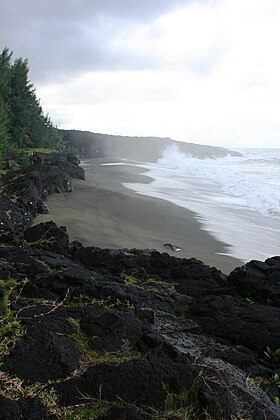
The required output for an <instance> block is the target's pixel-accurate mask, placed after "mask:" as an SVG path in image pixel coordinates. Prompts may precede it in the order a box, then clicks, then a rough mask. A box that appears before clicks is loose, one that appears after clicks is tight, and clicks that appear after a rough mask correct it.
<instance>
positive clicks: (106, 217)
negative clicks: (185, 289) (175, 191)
mask: <svg viewBox="0 0 280 420" xmlns="http://www.w3.org/2000/svg"><path fill="white" fill-rule="evenodd" d="M106 162H108V161H106ZM90 163H91V164H90V165H86V166H85V170H86V181H80V180H73V188H74V190H73V192H72V193H65V194H54V195H52V196H50V197H49V199H48V202H47V204H48V206H49V209H50V214H48V215H40V216H38V217H37V218H36V220H35V221H34V223H35V224H37V223H40V222H45V221H48V220H54V221H55V222H56V223H57V224H58V225H59V226H66V227H67V230H68V233H69V236H70V240H79V241H81V242H82V243H83V244H84V245H85V246H91V245H94V246H97V247H102V248H138V249H147V248H148V249H156V250H158V251H160V252H168V253H169V254H170V255H174V256H176V257H180V258H191V257H195V258H197V259H199V260H201V261H203V262H205V263H206V264H208V265H210V266H215V267H217V268H218V269H220V270H222V271H223V272H224V273H229V272H230V271H232V269H233V268H235V267H237V266H240V265H242V264H243V263H242V262H241V261H240V260H238V259H235V258H232V257H230V256H228V255H223V254H225V253H227V252H228V250H229V247H228V245H227V244H225V243H223V242H220V241H218V240H216V239H215V238H214V236H212V235H211V234H209V233H208V232H206V231H205V230H202V229H201V224H200V223H199V222H198V221H197V220H196V218H195V216H196V214H195V213H193V212H192V211H189V210H187V209H184V208H182V207H178V206H176V205H174V204H172V203H170V202H168V201H165V200H162V199H158V198H152V197H148V196H144V195H140V194H137V193H135V192H134V191H132V190H130V189H127V188H125V187H124V186H123V185H122V183H131V182H137V183H148V182H150V181H151V178H149V177H147V176H146V175H145V174H143V172H144V171H145V170H144V169H141V168H139V167H136V166H131V165H112V166H107V165H106V166H103V165H102V163H105V161H104V160H101V159H95V160H91V161H90ZM165 243H174V244H175V245H177V246H178V247H180V248H182V251H179V252H173V251H169V250H168V249H166V247H164V246H163V245H164V244H165Z"/></svg>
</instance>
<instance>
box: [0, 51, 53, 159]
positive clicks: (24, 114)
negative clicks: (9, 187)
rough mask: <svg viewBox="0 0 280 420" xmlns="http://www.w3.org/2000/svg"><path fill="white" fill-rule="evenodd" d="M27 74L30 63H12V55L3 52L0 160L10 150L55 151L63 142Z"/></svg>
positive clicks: (18, 61)
mask: <svg viewBox="0 0 280 420" xmlns="http://www.w3.org/2000/svg"><path fill="white" fill-rule="evenodd" d="M28 73H29V66H28V61H27V60H26V59H22V58H17V59H15V60H14V62H12V52H10V51H9V49H8V48H4V50H3V51H2V53H1V54H0V157H1V156H2V155H3V153H4V151H5V150H6V149H7V148H8V147H12V148H15V149H19V148H27V149H28V148H32V147H47V148H56V147H57V145H58V143H59V142H60V139H59V135H58V130H57V129H56V128H55V127H54V126H53V124H52V122H51V120H50V118H49V116H48V115H44V113H43V110H42V107H41V105H40V101H39V99H38V98H37V96H36V90H35V87H34V85H33V84H32V83H31V82H30V80H29V79H28Z"/></svg>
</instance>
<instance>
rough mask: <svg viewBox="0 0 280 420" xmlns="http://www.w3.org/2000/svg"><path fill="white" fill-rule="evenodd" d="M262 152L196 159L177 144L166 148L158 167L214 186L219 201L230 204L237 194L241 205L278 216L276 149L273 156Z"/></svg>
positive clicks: (279, 158) (279, 179)
mask: <svg viewBox="0 0 280 420" xmlns="http://www.w3.org/2000/svg"><path fill="white" fill-rule="evenodd" d="M261 153H262V152H261V151H259V152H254V153H252V152H251V155H249V154H247V156H244V157H230V156H227V157H225V158H218V159H196V158H193V157H192V156H190V155H186V154H185V153H183V152H181V151H180V150H179V148H178V146H177V145H172V146H169V147H167V148H166V149H165V151H164V152H163V154H162V157H161V158H160V159H159V160H158V162H157V166H158V167H159V168H164V169H167V170H169V171H171V173H173V175H174V176H176V175H177V176H180V177H188V178H193V179H197V180H201V181H203V183H204V184H209V187H210V185H211V186H213V185H215V186H216V187H218V189H219V190H220V193H221V195H220V197H218V195H217V197H216V200H217V201H218V202H220V203H221V202H223V203H225V201H226V199H228V203H229V204H230V203H231V201H232V197H239V198H240V199H241V201H240V204H241V203H242V205H244V206H247V207H249V208H251V209H255V210H257V211H258V212H260V213H261V214H262V215H266V216H269V217H274V218H280V156H279V150H278V152H275V153H274V155H273V154H272V155H271V153H270V154H268V155H267V156H266V155H265V154H264V156H263V155H262V154H261ZM277 153H278V154H277ZM209 189H210V188H209ZM211 199H213V197H212V198H211Z"/></svg>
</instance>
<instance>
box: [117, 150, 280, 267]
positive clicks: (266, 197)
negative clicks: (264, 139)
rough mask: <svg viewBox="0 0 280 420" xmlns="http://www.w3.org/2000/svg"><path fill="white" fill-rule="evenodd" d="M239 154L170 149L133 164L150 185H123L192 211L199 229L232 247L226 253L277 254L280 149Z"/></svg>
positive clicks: (242, 257)
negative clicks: (206, 155)
mask: <svg viewBox="0 0 280 420" xmlns="http://www.w3.org/2000/svg"><path fill="white" fill-rule="evenodd" d="M236 150H237V149H236ZM237 151H239V152H240V153H242V157H231V156H227V157H225V158H217V159H195V158H193V157H191V156H187V155H186V154H184V153H182V152H181V151H180V150H179V149H178V147H177V146H176V145H173V146H171V147H168V148H167V149H166V150H165V151H164V153H163V155H162V157H161V158H160V159H159V160H158V161H157V162H156V163H155V164H150V163H145V164H143V163H140V162H139V163H137V162H135V165H136V166H139V167H142V168H144V169H145V171H146V172H145V174H146V175H148V176H150V177H151V178H152V181H151V182H150V183H145V184H141V183H137V184H136V183H125V184H123V185H124V186H125V187H126V188H130V189H132V190H134V191H136V192H137V193H139V194H143V195H148V196H153V197H157V198H161V199H164V200H168V201H170V202H172V203H174V204H176V205H178V206H181V207H184V208H187V209H189V210H192V211H194V212H195V213H196V216H195V217H196V218H197V219H198V220H199V222H200V223H201V227H202V229H205V230H207V231H208V232H209V233H210V234H212V235H213V236H214V237H215V238H217V239H219V240H221V241H223V242H225V243H227V244H228V245H230V247H229V251H228V254H227V255H231V256H233V257H236V258H238V259H240V260H242V261H244V262H246V261H249V260H252V259H258V260H264V259H266V258H268V257H271V256H274V255H280V149H238V150H237Z"/></svg>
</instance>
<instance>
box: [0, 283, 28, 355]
mask: <svg viewBox="0 0 280 420" xmlns="http://www.w3.org/2000/svg"><path fill="white" fill-rule="evenodd" d="M0 287H1V288H2V297H1V298H0V310H1V315H0V357H4V356H6V355H7V354H9V353H10V351H11V350H12V349H13V348H14V346H15V345H16V343H17V342H18V340H19V339H20V338H21V337H23V336H24V334H25V329H24V327H23V326H22V325H21V324H20V322H19V321H18V320H17V319H16V314H15V312H14V311H13V310H11V304H12V303H13V302H14V301H16V300H17V298H18V292H17V280H16V279H14V278H9V279H7V280H0Z"/></svg>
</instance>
